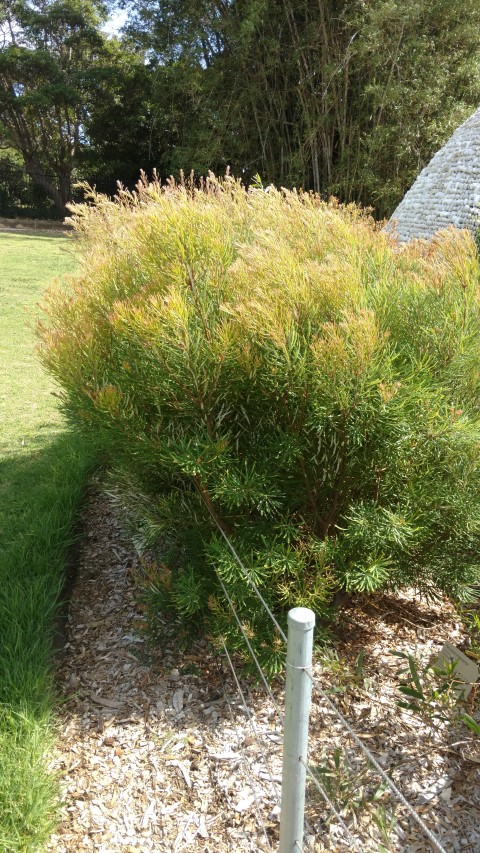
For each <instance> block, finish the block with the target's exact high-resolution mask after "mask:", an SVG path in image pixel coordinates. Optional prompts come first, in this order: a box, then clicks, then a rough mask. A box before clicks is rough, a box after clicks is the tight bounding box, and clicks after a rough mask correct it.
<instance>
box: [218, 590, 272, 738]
mask: <svg viewBox="0 0 480 853" xmlns="http://www.w3.org/2000/svg"><path fill="white" fill-rule="evenodd" d="M217 577H218V580H219V581H220V586H221V587H222V590H223V594H224V595H225V598H226V599H227V601H228V604H229V606H230V610H231V611H232V613H233V616H234V618H235V621H236V623H237V625H238V627H239V628H240V631H241V634H242V636H243V639H244V640H245V644H246V646H247V648H248V651H249V652H250V655H251V656H252V660H253V662H254V663H255V666H256V668H257V670H258V674H259V675H260V678H261V680H262V683H263V686H264V688H265V691H266V693H267V696H268V697H269V699H270V701H271V703H272V705H273V707H274V708H275V711H276V713H277V717H278V719H279V721H280V724H281V725H283V714H282V712H281V710H280V708H279V707H278V702H277V700H276V699H275V696H274V695H273V692H272V689H271V687H270V685H269V683H268V681H267V679H266V678H265V674H264V672H263V669H262V665H261V663H260V661H259V660H258V657H257V655H256V654H255V651H254V649H253V648H252V644H251V642H250V640H249V639H248V637H247V632H246V631H245V628H244V627H243V625H242V622H241V619H240V617H239V615H238V613H237V611H236V610H235V605H234V603H233V601H232V599H231V597H230V595H229V593H228V590H227V587H226V586H225V584H224V582H223V580H222V578H221V577H220V576H219V575H217Z"/></svg>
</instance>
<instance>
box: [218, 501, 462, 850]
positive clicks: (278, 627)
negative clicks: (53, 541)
mask: <svg viewBox="0 0 480 853" xmlns="http://www.w3.org/2000/svg"><path fill="white" fill-rule="evenodd" d="M202 498H203V496H202ZM204 503H205V506H206V508H207V510H208V511H209V513H210V515H211V517H212V519H213V521H214V523H215V525H216V527H217V529H218V530H219V532H220V533H221V535H222V537H223V539H224V540H225V542H226V544H227V546H228V548H229V550H230V552H231V554H232V555H233V557H234V559H235V560H236V562H237V564H238V566H239V567H240V569H241V570H242V574H243V576H244V578H245V580H246V581H247V583H248V584H249V585H250V587H251V589H252V590H253V592H254V593H255V595H256V597H257V598H258V600H259V601H260V603H261V604H262V606H263V608H264V610H265V611H266V613H267V614H268V616H269V617H270V620H271V622H272V624H273V625H274V627H275V629H276V630H277V631H278V633H279V634H280V636H281V637H282V639H283V640H284V641H285V643H286V642H287V637H286V635H285V632H284V631H283V629H282V627H281V625H280V624H279V622H278V620H277V619H276V618H275V616H274V614H273V613H272V611H271V609H270V607H269V606H268V604H267V602H266V601H265V599H264V597H263V595H262V594H261V592H260V590H259V589H258V587H257V585H256V584H255V582H254V580H253V578H252V576H251V574H250V572H249V571H248V569H247V567H246V566H245V564H244V563H243V561H242V560H241V558H240V557H239V555H238V553H237V551H236V549H235V547H234V545H233V544H232V543H231V541H230V539H229V537H228V536H227V534H226V533H225V531H224V530H223V529H222V527H221V526H220V524H219V523H218V520H217V519H216V518H215V515H214V514H213V513H212V511H211V508H210V507H209V506H208V504H207V503H206V502H205V501H204ZM217 576H218V575H217ZM218 578H219V581H220V584H221V586H222V589H223V592H224V594H225V596H226V598H227V601H228V603H229V605H230V607H231V609H232V612H233V614H234V616H235V619H236V621H237V623H238V625H239V627H240V630H241V632H242V635H243V637H244V639H245V642H246V644H247V646H248V649H249V652H250V654H251V655H252V658H253V660H254V662H255V665H256V666H257V669H258V670H259V673H260V675H261V678H262V681H263V683H264V686H265V688H266V690H267V693H268V695H269V696H270V698H271V699H272V701H273V703H274V705H275V707H276V708H277V709H278V705H277V703H276V701H275V698H274V696H273V693H272V691H271V689H270V686H269V685H268V682H267V680H266V678H265V676H264V674H263V671H262V668H261V665H260V663H259V661H258V659H257V657H256V655H255V653H254V651H253V649H252V646H251V643H250V641H249V639H248V637H247V635H246V632H245V630H244V628H243V625H242V624H241V621H240V619H239V617H238V614H237V613H236V610H235V606H234V604H233V602H232V600H231V598H230V596H229V594H228V591H227V589H226V587H225V584H224V583H223V580H222V579H221V578H220V577H219V576H218ZM304 671H305V673H306V675H307V676H308V677H309V678H310V679H311V681H312V685H313V686H314V687H315V689H316V690H317V691H318V692H319V694H320V696H321V697H322V699H323V700H324V701H325V702H326V703H327V704H328V706H329V708H330V709H331V711H332V712H333V714H334V715H335V716H336V717H337V719H338V720H339V721H340V722H341V724H342V726H343V727H344V729H345V730H346V731H347V732H348V734H349V735H350V737H351V738H352V739H353V741H354V742H355V744H356V745H357V746H358V748H359V749H360V750H361V752H362V753H363V754H364V755H365V757H366V758H367V760H368V762H369V763H370V765H371V766H372V767H373V768H374V769H375V770H376V772H377V773H378V774H379V776H380V777H381V778H382V779H383V781H384V782H385V784H386V785H387V787H388V788H389V790H390V792H391V793H392V794H393V796H394V797H395V798H396V799H397V800H398V801H399V802H400V803H401V804H402V805H403V806H404V808H405V809H406V810H407V812H408V813H409V815H410V817H411V818H412V819H413V820H414V821H415V823H416V824H417V826H418V827H419V828H420V829H421V830H422V832H423V833H424V835H425V836H426V838H428V840H429V841H430V843H431V845H432V847H433V849H434V850H436V851H437V853H447V851H446V850H445V848H444V847H443V845H442V843H441V841H440V839H438V838H437V837H436V835H435V834H434V833H433V832H432V831H431V829H429V827H428V826H427V824H426V823H425V821H424V820H423V819H422V818H421V817H420V815H419V814H418V812H417V811H416V810H415V809H414V807H413V806H412V805H411V804H410V803H409V802H408V800H407V799H406V797H405V796H404V795H403V794H402V792H401V791H400V789H399V788H398V787H397V786H396V785H395V783H394V782H393V780H392V779H391V778H390V776H389V775H388V773H386V772H385V770H384V769H383V768H382V767H381V766H380V764H379V763H378V761H377V760H376V758H375V756H374V755H373V754H372V753H371V752H370V750H369V749H368V747H366V746H365V744H364V743H363V741H362V740H361V739H360V738H359V736H358V735H357V733H356V732H355V731H354V729H353V728H352V726H351V725H350V723H349V722H348V720H347V719H346V718H345V717H344V715H343V714H342V713H341V711H340V710H339V709H338V708H337V706H336V705H335V703H334V702H333V701H332V700H331V698H330V697H329V696H328V694H327V693H326V692H325V691H324V690H323V688H322V686H321V684H320V682H319V681H318V679H316V678H314V677H313V675H312V674H311V672H309V670H308V668H304ZM279 713H280V712H279ZM307 772H308V768H307ZM309 775H314V774H312V773H311V771H310V773H309ZM317 782H318V780H317ZM322 787H323V786H322ZM325 793H326V792H325ZM324 799H325V796H324ZM326 802H327V803H328V804H329V806H330V808H331V809H332V811H333V813H334V814H335V816H336V818H337V819H339V815H338V812H337V811H336V810H335V808H334V806H333V804H332V803H331V802H329V800H328V799H327V800H326ZM341 820H342V823H343V824H344V827H343V828H344V831H345V829H346V825H345V823H344V821H343V819H341ZM347 831H348V830H347Z"/></svg>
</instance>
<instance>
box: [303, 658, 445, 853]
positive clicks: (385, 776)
mask: <svg viewBox="0 0 480 853" xmlns="http://www.w3.org/2000/svg"><path fill="white" fill-rule="evenodd" d="M305 673H306V675H307V676H308V677H309V678H310V679H311V681H312V685H313V687H314V688H315V689H316V690H317V691H318V693H319V694H320V696H321V697H322V699H323V700H324V702H326V704H327V705H328V706H329V708H330V710H331V711H332V712H333V713H334V715H335V716H336V717H337V719H338V720H340V722H341V723H342V725H343V727H344V729H345V730H346V731H347V732H348V734H349V735H350V737H351V738H352V740H353V741H354V742H355V743H356V745H357V746H358V748H359V749H360V750H361V752H362V753H363V754H364V756H365V757H366V758H367V760H368V762H369V763H370V764H371V765H372V767H374V768H375V770H376V772H377V773H378V775H379V776H380V777H381V778H382V779H383V781H384V782H385V784H386V785H387V787H388V788H389V789H390V791H391V793H392V794H393V795H394V797H395V798H396V799H397V800H398V801H399V802H400V803H401V804H402V805H403V806H404V808H405V809H406V810H407V811H408V813H409V815H410V817H411V818H413V820H414V821H415V823H416V824H417V826H419V827H420V829H421V830H422V832H423V833H424V835H425V836H426V837H427V838H428V840H429V841H430V843H431V844H432V846H433V849H434V850H437V851H438V853H447V851H446V850H445V847H443V845H442V843H441V841H440V839H439V838H437V837H436V835H434V833H433V832H432V831H431V829H429V827H428V826H427V824H426V823H425V821H424V820H423V819H422V818H421V817H420V815H419V814H418V812H417V811H416V810H415V809H414V808H413V806H412V805H411V803H409V802H408V800H407V798H406V797H405V796H404V795H403V794H402V792H401V791H400V789H399V788H397V786H396V785H395V782H394V781H393V780H392V779H391V778H390V776H389V775H388V773H386V772H385V770H384V769H383V767H381V766H380V764H379V763H378V761H377V759H376V758H375V756H374V755H373V753H372V752H370V750H369V749H368V747H367V746H365V744H364V743H363V741H362V740H361V739H360V738H359V736H358V735H357V733H356V732H355V730H354V729H353V728H352V726H351V725H350V723H349V722H348V720H347V719H346V717H344V716H343V714H342V712H341V711H340V710H339V709H338V708H337V706H336V705H335V703H334V702H332V700H331V698H330V696H329V695H328V693H326V692H325V690H324V689H323V688H322V686H321V684H320V682H319V681H318V679H317V678H313V676H312V675H311V673H310V672H309V671H308V669H305Z"/></svg>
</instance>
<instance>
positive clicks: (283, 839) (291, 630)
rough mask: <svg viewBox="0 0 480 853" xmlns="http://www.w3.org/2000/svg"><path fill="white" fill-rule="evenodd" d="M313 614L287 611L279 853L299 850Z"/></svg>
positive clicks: (309, 698) (303, 804) (293, 852)
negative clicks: (307, 670) (306, 670)
mask: <svg viewBox="0 0 480 853" xmlns="http://www.w3.org/2000/svg"><path fill="white" fill-rule="evenodd" d="M314 627H315V614H314V613H313V612H312V611H311V610H308V609H307V608H306V607H295V608H294V609H293V610H290V612H289V614H288V643H287V675H286V684H285V723H284V733H283V770H282V802H281V814H280V853H298V851H299V850H300V851H301V850H303V827H304V812H305V781H306V769H305V764H306V762H307V744H308V718H309V714H310V701H311V695H312V681H311V678H310V677H309V675H308V673H307V672H305V669H308V668H309V667H311V665H312V646H313V629H314Z"/></svg>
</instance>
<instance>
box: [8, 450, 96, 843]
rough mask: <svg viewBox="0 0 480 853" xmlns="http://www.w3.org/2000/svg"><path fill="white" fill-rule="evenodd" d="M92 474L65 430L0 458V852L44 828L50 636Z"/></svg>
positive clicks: (48, 820) (48, 808)
mask: <svg viewBox="0 0 480 853" xmlns="http://www.w3.org/2000/svg"><path fill="white" fill-rule="evenodd" d="M91 469H92V465H91V454H90V453H89V452H88V451H87V450H86V448H85V447H84V446H83V445H82V444H81V442H80V441H79V439H78V438H76V437H75V436H73V435H71V434H69V433H64V434H62V435H61V436H59V437H58V438H55V439H54V440H53V441H52V442H51V443H50V444H47V445H45V446H44V448H43V449H36V450H35V451H33V452H32V453H31V454H29V455H28V456H26V455H24V454H22V455H19V456H8V457H7V458H4V459H3V460H1V461H0V850H9V851H17V850H18V851H20V850H22V851H24V850H34V849H37V845H38V844H40V842H41V841H42V840H43V841H44V840H45V839H46V838H47V837H48V834H49V832H50V831H51V829H52V825H53V824H52V821H53V819H54V815H55V792H56V786H55V782H54V780H52V779H51V778H50V775H49V773H48V770H47V762H46V760H45V756H46V754H47V753H48V750H49V749H50V746H51V741H52V735H51V732H50V718H51V711H52V708H53V704H54V696H53V690H52V638H53V636H54V632H55V625H56V619H57V616H58V613H59V609H60V601H61V597H62V590H63V588H64V581H65V567H66V565H67V562H68V556H69V551H70V549H71V547H72V543H73V541H74V538H75V533H76V526H77V520H78V518H79V511H80V508H81V504H82V498H83V495H84V492H85V488H86V483H87V479H88V474H89V471H90V470H91ZM5 845H6V846H5Z"/></svg>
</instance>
